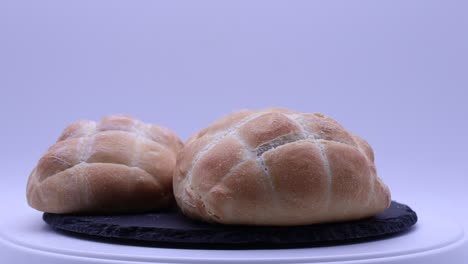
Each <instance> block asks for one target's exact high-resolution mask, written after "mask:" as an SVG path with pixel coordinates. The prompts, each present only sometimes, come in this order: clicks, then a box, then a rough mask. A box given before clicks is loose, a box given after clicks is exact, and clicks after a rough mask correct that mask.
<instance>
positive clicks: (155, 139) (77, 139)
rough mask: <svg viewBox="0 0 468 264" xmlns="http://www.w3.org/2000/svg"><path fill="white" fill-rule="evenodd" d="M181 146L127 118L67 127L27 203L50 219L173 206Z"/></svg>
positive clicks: (34, 179) (39, 169)
mask: <svg viewBox="0 0 468 264" xmlns="http://www.w3.org/2000/svg"><path fill="white" fill-rule="evenodd" d="M181 148H182V142H181V141H180V139H179V138H178V137H177V136H176V134H175V133H174V132H172V131H170V130H169V129H166V128H164V127H160V126H157V125H151V124H146V123H143V122H142V121H139V120H137V119H135V118H133V117H131V116H128V115H110V116H106V117H104V118H103V119H102V120H101V121H100V122H94V121H89V120H80V121H76V122H74V123H72V124H70V125H68V126H67V127H66V128H65V129H64V131H63V133H62V135H61V136H60V137H59V139H58V140H57V142H56V143H55V144H54V145H52V146H51V147H50V148H49V149H48V150H47V151H46V153H45V154H44V155H43V156H42V158H41V159H40V160H39V162H38V164H37V166H36V167H35V168H34V169H33V171H32V173H31V174H30V176H29V179H28V184H27V192H26V193H27V201H28V203H29V205H30V206H31V207H33V208H35V209H37V210H39V211H43V212H50V213H123V212H140V211H147V210H153V209H159V208H163V207H166V206H168V205H169V204H171V203H172V201H173V193H172V176H173V173H174V168H175V163H176V155H177V152H178V151H179V150H180V149H181Z"/></svg>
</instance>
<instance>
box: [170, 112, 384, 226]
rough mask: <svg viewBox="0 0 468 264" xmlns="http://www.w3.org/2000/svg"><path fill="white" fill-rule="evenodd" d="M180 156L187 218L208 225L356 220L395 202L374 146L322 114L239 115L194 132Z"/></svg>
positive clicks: (178, 181)
mask: <svg viewBox="0 0 468 264" xmlns="http://www.w3.org/2000/svg"><path fill="white" fill-rule="evenodd" d="M180 153H181V155H179V156H178V161H177V165H176V172H175V175H174V178H173V180H174V183H173V186H174V194H175V197H176V201H177V203H178V204H179V206H180V207H181V208H182V210H183V212H184V213H186V214H187V215H189V216H191V217H193V218H198V219H201V220H205V221H209V222H218V223H223V224H252V225H303V224H313V223H321V222H333V221H342V220H353V219H359V218H363V217H367V216H370V215H373V214H376V213H378V212H381V211H382V210H384V209H385V208H387V207H388V206H389V203H390V192H389V190H388V187H387V186H385V184H383V182H382V181H381V180H380V178H379V177H378V176H377V173H376V170H375V165H374V154H373V152H372V148H371V147H370V145H369V144H368V143H367V142H366V141H365V140H364V139H362V138H360V137H358V136H356V135H353V134H352V133H350V132H349V131H347V130H346V129H345V128H344V127H343V126H341V125H340V124H339V123H338V122H336V121H335V120H333V119H332V118H330V117H327V116H325V115H323V114H320V113H314V114H308V113H307V114H301V113H298V112H295V111H291V110H288V109H282V108H269V109H266V110H263V111H243V112H240V113H234V114H231V115H228V116H225V117H223V118H222V119H221V120H220V121H217V122H215V123H214V125H213V126H210V127H208V128H206V129H204V130H202V131H201V132H200V133H198V134H196V135H195V136H193V137H191V139H190V140H188V141H187V144H186V146H185V147H184V148H183V150H182V151H181V152H180Z"/></svg>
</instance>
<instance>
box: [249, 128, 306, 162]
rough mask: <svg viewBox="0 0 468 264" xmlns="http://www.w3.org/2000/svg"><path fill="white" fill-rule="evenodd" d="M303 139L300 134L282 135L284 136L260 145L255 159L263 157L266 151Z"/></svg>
mask: <svg viewBox="0 0 468 264" xmlns="http://www.w3.org/2000/svg"><path fill="white" fill-rule="evenodd" d="M303 139H305V137H304V135H302V134H297V133H294V134H288V135H284V136H280V137H277V138H275V139H273V140H271V141H269V142H267V143H265V144H262V145H260V146H259V147H258V148H257V149H256V151H255V152H256V155H257V157H260V156H262V155H263V153H265V152H267V151H270V150H273V149H275V148H277V147H280V146H283V145H287V144H290V143H294V142H296V141H299V140H303Z"/></svg>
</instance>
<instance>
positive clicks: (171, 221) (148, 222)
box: [43, 201, 417, 248]
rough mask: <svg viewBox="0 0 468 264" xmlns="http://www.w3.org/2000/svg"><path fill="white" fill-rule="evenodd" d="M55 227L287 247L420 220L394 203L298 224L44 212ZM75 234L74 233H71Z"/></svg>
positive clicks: (168, 240) (145, 239)
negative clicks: (343, 218) (376, 210)
mask: <svg viewBox="0 0 468 264" xmlns="http://www.w3.org/2000/svg"><path fill="white" fill-rule="evenodd" d="M43 219H44V221H45V222H46V223H47V224H49V225H50V226H52V227H54V228H56V229H58V230H64V231H68V232H72V233H75V234H82V235H86V237H87V238H92V239H98V240H103V239H104V240H105V241H106V242H114V243H131V244H135V243H136V244H139V245H143V244H144V245H150V246H164V247H196V248H216V247H228V248H246V247H248V248H271V247H273V248H283V247H296V246H299V247H303V246H322V245H336V244H345V243H354V242H362V241H370V240H375V239H379V238H385V237H388V236H391V235H394V234H397V233H400V232H403V231H406V230H408V229H409V228H410V227H411V226H413V225H414V224H415V223H416V221H417V215H416V213H415V212H414V211H413V210H411V208H409V207H408V206H406V205H404V204H401V203H397V202H395V201H393V202H392V204H391V206H390V208H388V209H386V210H385V211H384V212H382V213H380V214H378V215H376V216H374V217H371V218H367V219H362V220H358V221H348V222H340V223H330V224H316V225H307V226H296V227H255V226H223V225H213V224H207V223H202V222H197V221H193V220H191V219H189V218H187V217H185V216H183V215H182V214H181V213H180V212H179V211H165V212H156V213H145V214H132V215H105V216H101V215H66V214H51V213H44V215H43ZM69 234H70V233H69Z"/></svg>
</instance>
